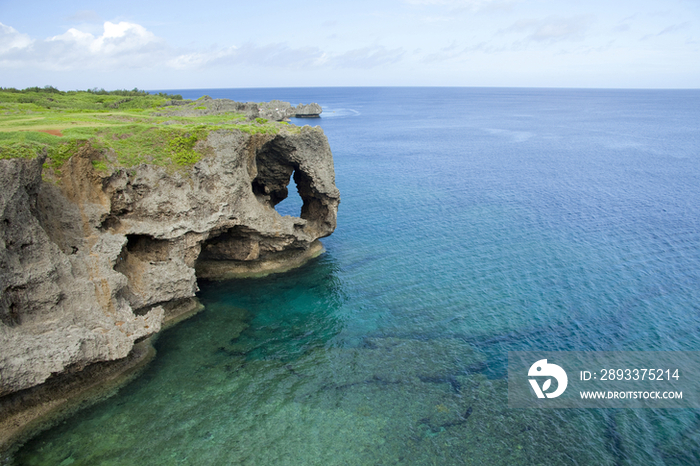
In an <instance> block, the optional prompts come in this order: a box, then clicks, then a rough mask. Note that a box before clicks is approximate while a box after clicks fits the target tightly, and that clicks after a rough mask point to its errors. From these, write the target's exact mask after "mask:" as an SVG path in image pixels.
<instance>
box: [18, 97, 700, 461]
mask: <svg viewBox="0 0 700 466" xmlns="http://www.w3.org/2000/svg"><path fill="white" fill-rule="evenodd" d="M168 92H174V93H181V94H182V95H183V97H185V98H195V99H196V98H198V97H200V96H202V95H205V94H206V95H209V96H211V97H214V98H230V99H233V100H237V101H258V102H259V101H267V100H271V99H279V100H283V101H289V102H291V103H292V104H294V105H296V104H297V103H310V102H317V103H319V104H321V105H322V107H323V114H322V117H321V118H319V119H313V120H311V119H303V120H297V119H294V120H293V123H295V124H299V125H304V124H311V125H319V126H321V127H322V128H323V130H324V132H325V133H326V135H327V137H328V139H329V142H330V146H331V148H332V150H333V155H334V161H335V171H336V183H337V186H338V188H339V189H340V193H341V199H342V200H341V204H340V209H339V214H338V228H337V230H336V231H335V233H333V235H331V236H330V237H328V238H325V239H323V240H322V242H323V244H324V245H325V248H326V250H327V251H326V253H325V254H323V255H322V256H320V257H318V258H316V259H314V260H312V261H311V262H309V263H307V264H306V265H304V266H303V267H301V268H299V269H296V270H293V271H291V272H288V273H284V274H277V275H271V276H268V277H265V278H258V279H246V280H230V281H221V282H200V283H199V286H200V288H201V291H200V293H199V298H200V300H201V301H202V303H203V304H204V305H205V306H206V309H205V310H204V311H203V312H201V313H200V314H198V315H196V316H194V317H193V318H191V319H189V320H187V321H184V322H182V323H180V324H178V325H177V326H175V327H173V328H171V329H168V330H166V331H164V332H162V334H161V335H160V336H159V338H158V339H157V341H156V344H155V346H156V349H157V351H158V354H157V357H156V359H155V360H154V361H153V362H152V363H151V364H150V365H149V367H148V368H147V369H146V371H145V372H144V374H143V375H142V376H140V377H139V378H138V379H136V380H135V381H134V382H132V383H130V384H129V385H127V386H126V387H124V388H123V389H121V390H120V391H119V393H118V394H116V395H115V396H113V397H111V398H109V399H107V400H105V401H104V402H101V403H99V404H97V405H95V406H93V407H91V408H89V409H86V410H84V411H82V412H80V413H78V414H77V415H76V416H74V417H73V418H71V419H68V420H67V421H66V422H64V423H62V424H61V425H59V426H57V427H55V428H53V429H51V430H48V431H46V432H44V433H42V434H40V435H39V436H37V437H36V438H35V439H33V440H31V441H30V442H28V443H27V444H26V445H25V446H24V448H23V449H22V450H21V451H20V452H19V453H18V455H17V462H18V464H28V465H34V464H42V465H43V464H52V465H69V464H74V465H78V464H85V465H95V464H110V465H132V464H142V465H175V464H183V465H257V466H262V465H403V464H405V465H431V464H439V465H481V464H488V465H535V464H542V465H548V466H551V465H695V464H700V410H693V409H666V410H663V409H511V408H509V407H508V387H507V365H508V352H509V351H530V350H548V351H623V350H624V351H700V91H697V90H583V89H581V90H577V89H501V88H299V89H292V88H281V89H202V90H175V91H168ZM290 192H291V195H290V197H289V199H287V200H285V201H283V202H282V203H281V204H280V205H279V206H278V207H277V208H278V210H279V211H280V213H282V214H286V215H298V214H299V211H300V209H301V200H300V199H299V196H298V194H296V193H294V189H290ZM695 376H696V377H698V376H700V374H695Z"/></svg>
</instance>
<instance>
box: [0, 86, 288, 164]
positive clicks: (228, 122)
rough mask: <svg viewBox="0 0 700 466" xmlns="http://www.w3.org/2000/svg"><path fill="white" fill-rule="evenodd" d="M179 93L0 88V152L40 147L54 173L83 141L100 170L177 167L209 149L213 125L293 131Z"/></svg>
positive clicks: (16, 153) (7, 154) (31, 153)
mask: <svg viewBox="0 0 700 466" xmlns="http://www.w3.org/2000/svg"><path fill="white" fill-rule="evenodd" d="M180 100H182V97H181V96H179V95H169V94H163V93H160V94H157V95H152V94H148V93H147V92H146V91H141V90H138V89H133V90H131V91H127V90H122V91H105V90H104V89H97V88H95V89H91V90H87V91H68V92H64V91H60V90H58V89H56V88H55V87H52V86H45V87H43V88H41V87H32V88H27V89H24V90H17V89H13V88H9V89H8V88H0V159H9V158H35V157H37V156H39V155H42V154H46V155H47V160H46V162H45V164H44V167H45V169H48V170H49V172H50V173H52V174H53V175H54V176H60V168H61V166H62V165H63V164H64V163H65V161H66V160H68V159H69V158H70V157H71V156H72V155H74V154H75V153H76V152H77V151H78V150H79V149H80V147H82V146H84V145H86V144H89V146H90V147H92V148H93V149H96V150H97V151H99V154H100V156H99V157H98V159H97V160H93V162H92V165H93V167H94V168H95V169H96V170H99V171H103V172H110V171H111V170H113V169H115V168H118V167H131V166H135V165H139V164H142V163H150V164H155V165H160V166H166V167H170V168H172V169H177V168H178V167H187V166H190V165H192V164H194V163H196V162H198V161H199V160H201V159H202V157H206V156H207V154H208V151H209V150H210V149H208V147H207V145H206V144H205V143H204V141H206V139H207V136H208V135H209V133H210V132H211V131H216V130H221V129H228V130H239V131H243V132H246V133H249V134H276V133H278V132H279V131H280V130H284V131H287V132H290V131H291V132H297V131H298V128H296V127H294V126H293V125H287V124H283V123H278V122H268V120H267V119H265V118H256V119H255V120H254V121H250V120H248V119H247V118H246V116H245V115H242V114H238V113H214V114H207V112H206V110H207V109H208V108H209V107H207V104H206V102H207V101H206V100H203V99H198V100H197V101H196V102H197V104H194V102H190V103H188V104H185V105H183V104H180V105H173V103H178V102H176V101H180ZM194 105H197V106H194ZM183 110H187V111H183ZM191 110H198V111H197V112H192V111H191ZM202 113H203V114H202ZM182 115H187V116H182Z"/></svg>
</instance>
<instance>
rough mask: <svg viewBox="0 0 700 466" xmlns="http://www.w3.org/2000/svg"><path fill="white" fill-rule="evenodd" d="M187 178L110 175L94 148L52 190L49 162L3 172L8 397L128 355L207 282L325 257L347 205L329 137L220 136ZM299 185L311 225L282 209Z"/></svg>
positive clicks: (1, 379)
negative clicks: (45, 170) (290, 188)
mask: <svg viewBox="0 0 700 466" xmlns="http://www.w3.org/2000/svg"><path fill="white" fill-rule="evenodd" d="M204 144H206V145H207V146H208V152H209V155H208V156H206V157H204V158H203V159H202V160H200V161H199V162H197V163H196V164H195V165H194V166H192V167H190V168H188V169H181V170H172V169H169V168H167V167H158V166H153V165H141V166H138V167H134V168H128V169H118V170H113V171H100V170H96V169H95V168H93V163H92V162H93V161H94V160H96V159H100V157H101V156H102V154H101V153H100V152H99V151H97V150H95V149H93V148H91V147H90V146H89V145H84V146H82V148H81V149H80V150H79V151H78V153H76V154H75V155H74V156H73V157H72V158H71V159H70V160H69V161H68V162H66V163H65V164H64V166H63V167H62V175H61V180H60V182H59V183H57V184H54V183H50V182H45V181H42V164H43V160H41V159H36V160H23V159H14V160H0V187H1V188H0V226H1V229H0V242H1V245H0V292H1V293H2V294H1V296H0V395H4V394H7V393H11V392H14V391H17V390H21V389H24V388H27V387H31V386H34V385H37V384H40V383H42V382H44V381H45V380H46V379H47V378H48V377H50V376H51V375H52V374H56V373H60V372H62V371H64V370H66V369H68V368H76V367H77V368H80V367H82V366H85V365H87V364H90V363H92V362H96V361H106V360H114V359H118V358H123V357H125V356H126V355H127V354H128V353H129V351H130V350H131V348H132V346H133V344H134V342H135V341H136V340H138V339H139V338H142V337H144V336H146V335H149V334H151V333H153V332H157V331H158V330H159V329H160V326H161V322H162V321H163V318H164V315H165V314H167V312H168V311H169V310H170V309H172V308H173V307H174V306H175V305H177V304H180V305H187V303H188V300H190V299H191V298H192V297H193V296H194V294H195V292H196V291H197V282H196V278H197V276H200V277H208V278H217V277H224V276H228V275H230V274H241V273H259V272H264V271H266V270H271V269H279V268H285V267H290V266H293V265H296V264H298V263H300V262H302V261H303V259H304V258H306V257H309V256H311V255H313V254H315V253H317V252H318V251H319V248H320V246H319V243H318V241H317V239H318V238H321V237H324V236H327V235H329V234H330V233H331V232H333V230H334V228H335V226H336V214H337V209H338V203H339V201H340V197H339V193H338V190H337V188H336V187H335V183H334V178H335V175H334V171H333V160H332V154H331V151H330V147H329V145H328V142H327V140H326V137H325V135H324V134H323V132H322V131H321V130H320V129H314V128H309V127H304V128H302V129H301V130H300V131H299V130H298V129H295V131H282V132H280V133H278V134H257V135H250V134H247V133H244V132H241V131H238V130H219V131H215V132H212V133H211V134H210V135H209V137H208V139H207V140H206V142H205V143H204ZM292 176H293V177H294V180H295V182H296V184H297V187H298V190H299V193H300V195H301V197H302V199H303V203H304V204H303V208H302V211H301V215H300V217H282V216H281V215H280V214H278V213H277V212H276V211H275V209H274V206H275V205H276V204H277V203H278V202H280V201H281V200H283V199H284V198H285V197H286V196H287V185H288V183H289V180H290V177H292Z"/></svg>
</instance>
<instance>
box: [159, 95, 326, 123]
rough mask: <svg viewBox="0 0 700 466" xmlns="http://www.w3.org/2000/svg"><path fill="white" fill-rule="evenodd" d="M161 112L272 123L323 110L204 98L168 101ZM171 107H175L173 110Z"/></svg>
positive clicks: (307, 115)
mask: <svg viewBox="0 0 700 466" xmlns="http://www.w3.org/2000/svg"><path fill="white" fill-rule="evenodd" d="M165 105H166V106H169V107H171V108H165V109H164V110H163V112H160V113H156V114H155V115H158V116H171V117H177V116H185V117H193V116H204V115H220V114H225V113H242V114H244V115H245V116H246V117H247V118H248V119H249V120H253V119H255V118H265V119H267V120H273V121H283V120H286V119H288V118H292V117H299V118H310V117H311V118H313V117H319V116H321V113H322V112H323V109H322V108H321V106H320V105H319V104H315V103H311V104H306V105H305V104H299V105H297V106H296V107H293V106H292V104H290V103H289V102H282V101H281V100H272V101H270V102H262V103H255V102H245V103H243V102H236V101H234V100H230V99H212V98H211V97H209V96H204V97H202V98H200V99H197V100H196V101H191V100H172V101H168V102H167V103H166V104H165ZM173 106H177V108H174V107H173Z"/></svg>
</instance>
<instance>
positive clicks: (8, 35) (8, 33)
mask: <svg viewBox="0 0 700 466" xmlns="http://www.w3.org/2000/svg"><path fill="white" fill-rule="evenodd" d="M31 43H32V40H31V39H30V38H29V36H28V35H27V34H21V33H20V32H18V31H17V30H16V29H15V28H13V27H10V26H6V25H4V24H2V23H0V54H3V53H6V52H9V51H11V50H13V49H14V50H15V51H16V50H21V49H25V48H27V47H28V46H29V45H30V44H31Z"/></svg>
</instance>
